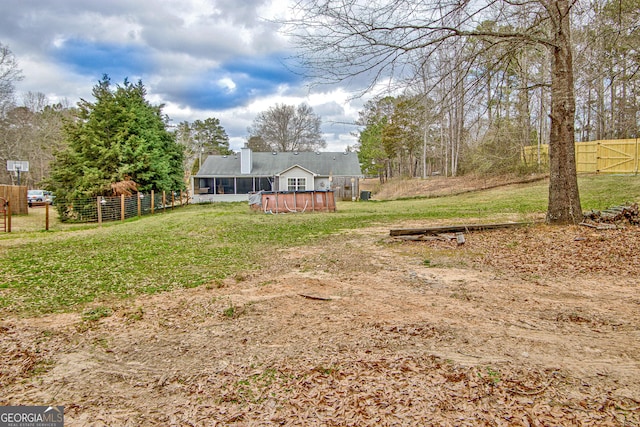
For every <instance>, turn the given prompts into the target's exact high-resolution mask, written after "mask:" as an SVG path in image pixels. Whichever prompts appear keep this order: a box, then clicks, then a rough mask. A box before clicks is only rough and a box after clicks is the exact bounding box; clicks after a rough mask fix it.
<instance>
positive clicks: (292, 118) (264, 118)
mask: <svg viewBox="0 0 640 427" xmlns="http://www.w3.org/2000/svg"><path fill="white" fill-rule="evenodd" d="M320 124H321V120H320V117H318V116H317V115H316V114H315V113H314V112H313V109H312V108H311V107H310V106H308V105H306V104H300V105H298V107H294V106H293V105H284V104H276V106H275V107H271V108H269V109H268V110H267V111H263V112H262V113H260V114H259V115H258V116H257V117H256V119H255V120H254V122H253V126H252V127H251V128H250V129H249V133H250V138H256V137H259V138H261V139H262V140H263V141H264V142H266V143H267V144H268V145H269V147H271V149H272V150H274V151H313V150H318V149H320V148H324V147H326V146H327V143H326V142H325V141H324V139H323V138H322V134H321V132H320Z"/></svg>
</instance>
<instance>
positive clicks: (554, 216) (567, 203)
mask: <svg viewBox="0 0 640 427" xmlns="http://www.w3.org/2000/svg"><path fill="white" fill-rule="evenodd" d="M548 10H549V13H550V14H552V17H551V21H552V22H553V23H554V26H555V38H554V45H553V46H552V47H551V51H552V54H553V63H552V67H551V133H550V139H549V163H550V165H549V166H550V182H549V206H548V209H547V222H549V223H551V224H575V223H578V222H580V221H581V220H582V208H581V207H580V195H579V192H578V180H577V176H576V157H575V134H574V120H575V110H576V105H575V97H574V89H573V59H572V53H571V35H570V16H569V14H570V11H569V2H568V1H567V0H565V1H557V2H549V7H548Z"/></svg>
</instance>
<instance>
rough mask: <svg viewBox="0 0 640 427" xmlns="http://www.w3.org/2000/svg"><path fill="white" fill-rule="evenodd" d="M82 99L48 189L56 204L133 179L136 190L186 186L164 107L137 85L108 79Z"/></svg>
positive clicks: (97, 193) (66, 131) (104, 192)
mask: <svg viewBox="0 0 640 427" xmlns="http://www.w3.org/2000/svg"><path fill="white" fill-rule="evenodd" d="M92 94H93V97H94V98H95V101H94V102H89V101H86V100H84V99H83V100H81V101H80V102H79V103H78V108H77V110H76V114H75V117H74V119H73V120H70V121H68V122H67V123H66V125H65V127H64V134H65V137H66V141H67V143H68V148H67V149H66V150H64V151H62V152H60V153H58V154H57V156H56V160H55V161H54V163H53V165H52V174H51V179H50V180H49V182H48V185H47V188H48V189H50V190H53V191H54V192H55V194H56V196H57V197H58V200H69V199H71V198H75V197H79V196H92V197H93V196H100V195H109V194H110V193H111V184H113V183H117V182H121V181H134V182H135V183H136V184H137V188H138V190H139V191H150V190H156V191H162V190H180V189H183V188H184V187H185V183H184V170H183V158H184V153H183V147H182V146H181V145H179V144H177V143H176V141H175V136H174V134H173V133H171V132H169V131H168V130H167V128H166V120H165V118H164V116H163V115H162V106H153V105H151V104H150V103H149V102H148V101H147V100H146V99H145V96H146V89H145V87H144V85H143V84H142V82H141V81H139V82H138V83H137V84H132V83H130V82H129V81H127V80H126V79H125V81H124V84H123V85H122V86H120V85H118V86H117V87H116V88H115V89H114V88H113V87H112V85H111V81H110V79H109V77H108V76H107V75H105V76H103V78H102V80H101V81H100V82H99V83H98V84H97V85H96V86H95V87H94V88H93V92H92Z"/></svg>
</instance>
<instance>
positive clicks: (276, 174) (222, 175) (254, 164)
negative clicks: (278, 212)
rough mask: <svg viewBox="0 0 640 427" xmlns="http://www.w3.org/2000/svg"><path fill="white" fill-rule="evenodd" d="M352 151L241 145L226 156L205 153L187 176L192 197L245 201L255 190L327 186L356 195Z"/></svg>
mask: <svg viewBox="0 0 640 427" xmlns="http://www.w3.org/2000/svg"><path fill="white" fill-rule="evenodd" d="M362 177H363V176H362V171H361V170H360V163H359V161H358V155H357V153H352V152H344V153H341V152H306V151H304V152H302V151H301V152H296V151H292V152H267V153H264V152H253V151H252V150H251V149H250V148H249V147H247V146H246V145H245V147H243V148H242V149H241V150H240V152H239V153H236V154H234V155H229V156H208V157H207V158H206V160H205V161H204V162H203V164H202V166H201V167H200V170H199V171H198V173H197V174H196V175H195V176H194V177H193V179H192V183H191V184H192V194H193V195H194V196H193V197H194V201H196V202H198V201H248V200H249V194H252V193H256V192H258V191H275V192H302V191H329V190H332V191H333V192H334V194H335V197H336V198H338V199H342V200H355V198H357V197H358V183H359V179H360V178H362Z"/></svg>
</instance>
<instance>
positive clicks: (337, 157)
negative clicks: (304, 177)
mask: <svg viewBox="0 0 640 427" xmlns="http://www.w3.org/2000/svg"><path fill="white" fill-rule="evenodd" d="M240 155H241V153H238V154H237V155H235V156H234V155H231V156H208V157H207V159H206V160H205V161H204V163H203V164H202V167H201V168H200V170H199V171H198V173H197V174H196V178H208V177H216V176H224V177H231V176H273V175H276V174H278V173H280V172H282V171H284V170H285V169H289V168H290V167H291V166H294V165H298V166H301V167H303V168H305V169H308V170H309V171H311V172H313V173H315V174H316V175H319V176H329V175H333V176H362V171H361V170H360V163H359V161H358V155H357V153H339V152H337V153H336V152H320V153H315V152H307V151H305V152H299V153H297V154H296V153H293V152H279V153H276V154H273V153H259V152H253V153H251V157H252V160H253V167H252V169H251V173H250V174H248V175H243V174H241V173H240Z"/></svg>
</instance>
